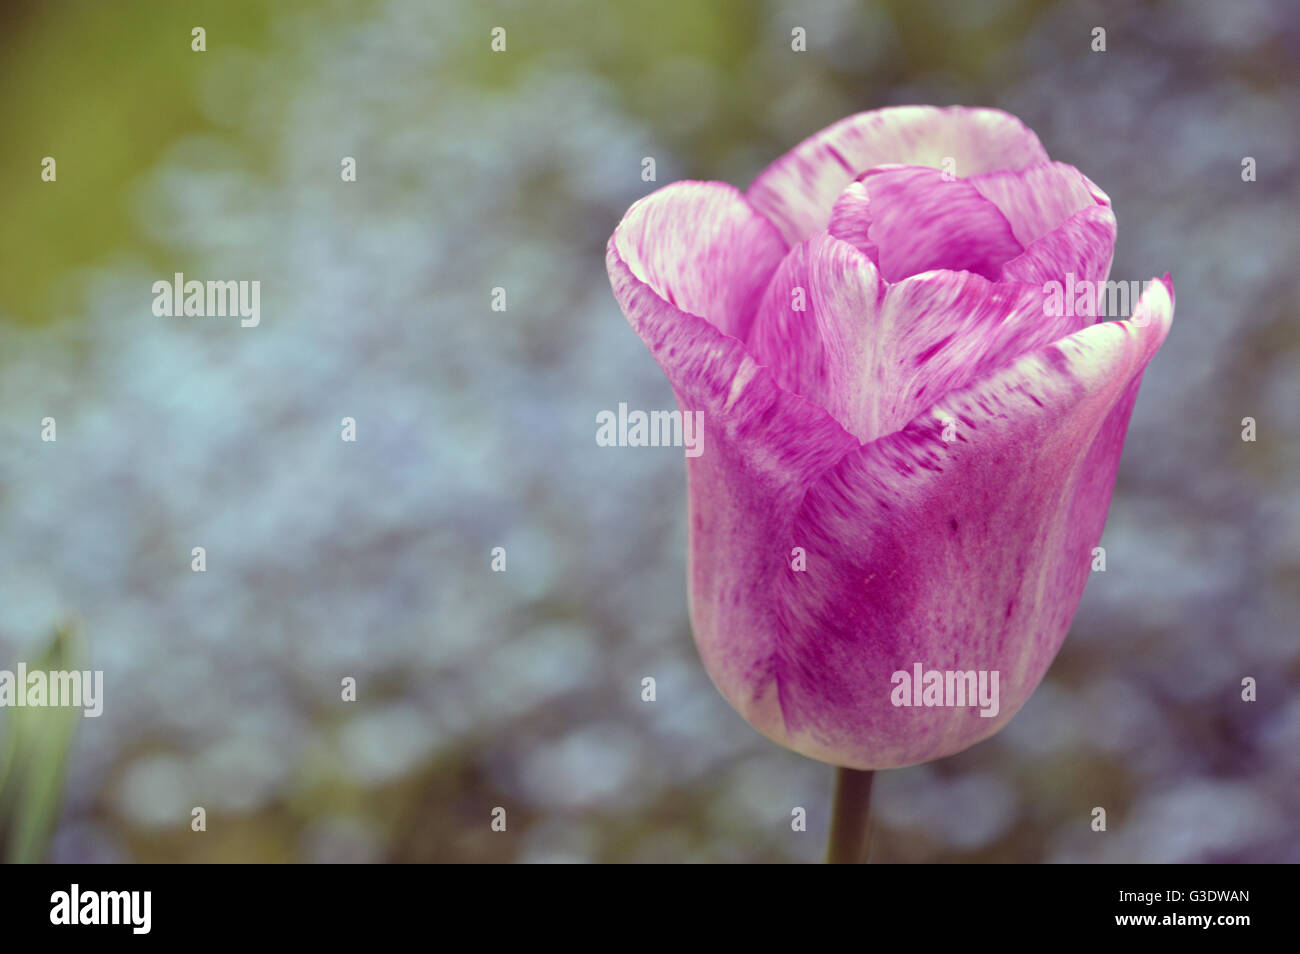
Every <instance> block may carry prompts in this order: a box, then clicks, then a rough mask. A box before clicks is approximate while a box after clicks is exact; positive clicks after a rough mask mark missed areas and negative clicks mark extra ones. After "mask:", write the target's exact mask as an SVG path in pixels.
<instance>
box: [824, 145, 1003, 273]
mask: <svg viewBox="0 0 1300 954" xmlns="http://www.w3.org/2000/svg"><path fill="white" fill-rule="evenodd" d="M829 231H830V233H831V235H834V236H836V237H837V238H842V239H844V240H845V241H846V242H849V243H850V244H852V245H855V246H857V247H858V248H859V249H861V250H862V251H863V253H864V254H866V255H867V256H868V257H870V258H871V259H872V261H874V262H875V263H876V265H877V267H878V268H879V269H880V274H881V276H882V277H883V278H884V279H885V281H888V282H897V281H901V280H902V279H904V278H907V277H908V276H909V275H917V274H920V273H921V272H925V271H929V270H931V269H935V268H946V269H951V270H960V269H964V270H966V271H971V272H975V273H976V274H977V275H982V276H984V277H985V278H988V279H992V280H996V279H997V278H998V276H999V275H1000V274H1001V271H1002V265H1003V263H1005V262H1007V261H1009V260H1011V259H1013V258H1015V257H1016V256H1017V255H1019V254H1020V253H1021V252H1022V251H1024V249H1023V248H1022V247H1021V245H1020V243H1019V242H1018V241H1016V238H1015V236H1014V235H1012V233H1011V226H1010V224H1009V223H1008V222H1007V220H1006V217H1005V216H1004V215H1003V214H1002V213H1001V211H999V210H998V207H997V206H996V205H994V204H993V203H992V202H991V201H989V200H988V199H986V198H985V197H984V196H983V195H981V194H980V193H979V191H978V190H977V189H976V188H975V187H974V186H973V185H971V184H970V183H969V182H967V181H966V180H964V179H953V178H950V177H948V176H946V175H945V174H944V173H942V172H940V171H939V170H937V169H930V168H928V167H925V166H881V167H878V168H875V169H872V170H870V171H868V172H865V173H863V175H862V176H861V177H860V178H859V179H858V180H857V182H855V183H853V184H852V185H851V186H849V188H847V189H845V191H844V193H843V194H842V195H841V196H840V198H839V199H837V200H836V202H835V206H834V207H833V208H832V210H831V220H830V228H829Z"/></svg>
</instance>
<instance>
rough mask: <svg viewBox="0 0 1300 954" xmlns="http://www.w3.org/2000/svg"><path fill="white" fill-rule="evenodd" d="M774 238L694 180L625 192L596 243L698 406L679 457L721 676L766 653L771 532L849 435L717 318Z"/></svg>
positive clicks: (744, 209)
mask: <svg viewBox="0 0 1300 954" xmlns="http://www.w3.org/2000/svg"><path fill="white" fill-rule="evenodd" d="M665 231H666V232H668V233H669V234H665ZM765 234H766V235H767V236H768V238H766V239H765V238H764V235H765ZM737 241H740V242H750V243H752V244H749V245H745V244H741V245H735V244H732V243H735V242H737ZM784 249H785V246H784V243H782V242H781V241H780V239H779V238H778V237H777V236H776V235H775V233H774V232H773V231H772V229H771V226H770V225H769V224H768V223H767V222H766V221H765V220H763V219H762V218H761V216H759V215H758V214H757V213H755V212H754V211H753V210H752V209H750V208H749V207H748V205H747V204H746V203H745V200H744V198H743V197H742V196H741V195H740V193H739V192H738V191H737V190H735V189H732V188H731V187H729V186H722V185H712V184H704V183H691V184H687V185H676V186H668V187H666V188H664V189H661V190H659V191H658V192H656V193H654V194H652V195H650V196H647V197H646V198H645V199H642V200H641V201H640V202H638V203H637V204H636V205H635V206H633V207H632V208H631V209H630V210H629V211H628V213H627V215H626V216H625V217H624V219H623V221H622V223H620V225H619V227H618V228H617V229H616V230H615V232H614V235H613V237H612V238H611V239H610V241H609V247H608V251H607V255H606V264H607V266H608V269H609V276H610V284H611V285H612V287H613V289H614V295H615V297H616V298H617V299H618V301H619V304H620V305H621V306H622V309H623V312H624V314H625V315H626V316H627V318H628V321H629V323H630V324H631V325H632V327H633V329H634V330H635V331H636V332H637V334H638V335H640V336H641V339H642V340H643V341H644V342H645V343H646V345H647V347H649V349H650V352H651V354H652V355H653V356H654V358H655V360H656V361H657V362H658V363H659V366H660V367H661V368H662V369H663V371H664V373H665V374H666V375H667V377H668V380H669V381H670V382H671V384H672V386H673V390H674V392H675V393H676V395H677V403H678V405H679V406H680V407H681V409H682V410H683V411H702V412H704V443H703V453H702V454H701V455H700V456H698V457H693V458H688V461H689V468H688V477H689V482H690V502H691V512H690V528H691V534H690V535H691V568H690V579H691V615H692V619H693V621H694V623H695V630H696V638H697V642H698V643H699V647H700V654H701V656H702V658H703V660H704V662H705V665H706V667H707V668H708V671H709V673H710V675H711V676H712V677H713V679H714V681H715V682H717V683H718V684H719V685H721V684H722V682H723V681H725V682H727V683H729V684H730V683H735V682H744V681H747V680H749V679H751V678H753V675H752V674H751V673H749V672H748V667H750V666H752V665H753V662H754V660H755V659H759V660H762V661H764V664H766V662H767V661H770V660H771V658H772V656H773V652H774V651H775V647H774V645H773V640H774V638H775V635H776V632H777V628H776V608H775V606H774V604H773V602H772V589H771V580H772V579H773V578H774V577H775V575H776V573H777V572H778V571H779V570H780V568H781V567H782V566H783V565H784V562H783V559H782V555H781V554H780V553H779V552H777V551H776V550H775V549H774V548H773V546H772V535H773V533H774V532H776V533H782V532H783V531H784V529H785V528H787V527H788V526H789V523H790V520H791V519H792V517H793V514H794V511H795V508H796V507H797V506H798V505H799V503H800V501H802V499H803V496H804V493H805V491H806V490H807V488H808V486H809V485H810V484H811V482H812V481H813V480H814V479H815V478H816V477H817V476H819V475H820V474H822V473H824V472H825V471H826V469H827V468H828V467H830V466H831V465H832V464H834V463H835V462H836V461H838V460H839V459H840V458H841V457H843V456H844V454H846V453H848V452H849V451H851V450H854V449H856V448H857V447H858V442H857V440H856V439H855V438H854V437H853V435H851V434H849V433H848V432H847V431H845V430H844V429H843V428H842V427H841V426H840V425H839V424H838V423H836V421H835V420H834V419H833V418H832V417H831V416H830V414H829V413H827V412H826V411H825V410H824V409H822V408H820V407H817V406H815V405H813V404H810V403H808V402H807V401H805V400H804V399H802V398H800V397H798V396H796V395H794V394H791V393H789V392H787V391H784V390H782V389H781V388H780V387H779V386H777V384H776V382H775V381H774V380H773V378H772V375H771V372H769V371H768V369H767V368H764V367H761V366H760V365H759V364H758V363H757V362H756V361H755V360H754V359H753V358H752V357H751V356H750V355H749V353H748V352H747V351H746V350H745V346H744V345H743V344H742V343H741V341H739V340H738V339H737V338H735V337H733V336H731V335H730V334H728V333H726V332H725V331H724V330H723V329H725V328H728V327H730V328H736V327H738V326H743V325H744V324H745V323H746V322H745V320H744V310H745V308H746V307H747V305H746V302H747V301H748V300H749V299H750V297H751V294H752V290H753V287H754V284H753V283H754V282H755V280H756V277H757V276H758V275H760V274H764V270H765V269H766V270H770V267H771V265H774V264H775V261H773V259H774V258H775V257H777V256H778V253H779V252H783V251H784ZM746 256H748V257H746ZM737 275H739V276H740V278H739V279H737ZM737 281H741V282H743V283H747V285H748V287H742V288H741V289H740V290H737V288H736V282H737ZM724 627H725V631H726V632H735V631H744V632H745V633H746V634H747V635H746V643H745V645H744V646H743V647H738V646H736V644H735V643H734V642H731V641H725V642H724V641H721V640H718V639H716V638H714V636H713V635H712V634H717V633H721V632H723V631H724ZM702 634H703V635H702Z"/></svg>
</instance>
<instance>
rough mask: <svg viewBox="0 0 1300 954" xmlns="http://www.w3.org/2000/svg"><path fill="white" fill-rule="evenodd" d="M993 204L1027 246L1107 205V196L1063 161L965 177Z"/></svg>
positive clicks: (1108, 201)
mask: <svg viewBox="0 0 1300 954" xmlns="http://www.w3.org/2000/svg"><path fill="white" fill-rule="evenodd" d="M967 181H968V182H969V183H970V184H971V185H972V186H973V187H974V188H975V189H976V190H978V191H979V193H980V194H981V195H983V196H984V197H985V198H987V199H988V200H989V201H991V202H992V203H993V204H994V205H996V206H997V207H998V208H999V209H1000V210H1001V211H1002V214H1003V215H1005V216H1006V218H1007V221H1008V222H1010V223H1011V231H1012V232H1013V233H1014V234H1015V237H1016V240H1017V241H1018V242H1020V244H1021V245H1024V246H1028V245H1030V244H1032V243H1033V242H1035V241H1037V240H1038V239H1040V238H1042V237H1043V236H1045V235H1047V234H1048V233H1049V232H1051V231H1052V230H1054V229H1056V228H1058V227H1060V225H1061V224H1062V223H1064V222H1065V220H1066V219H1068V218H1069V217H1070V216H1072V215H1074V214H1075V213H1076V212H1079V211H1080V210H1082V209H1087V208H1090V207H1092V206H1097V205H1100V206H1105V207H1106V208H1108V209H1109V208H1110V197H1109V196H1108V195H1106V193H1104V192H1102V191H1101V189H1099V188H1097V186H1096V185H1094V184H1093V182H1092V180H1090V179H1089V178H1088V177H1087V176H1085V175H1084V174H1083V173H1082V172H1080V171H1079V170H1078V169H1076V168H1074V166H1070V165H1066V164H1065V163H1064V162H1049V163H1043V164H1041V165H1037V166H1030V167H1029V168H1027V169H1018V170H1009V169H1008V170H999V171H997V172H987V173H984V174H982V175H977V176H972V177H971V178H970V179H968V180H967Z"/></svg>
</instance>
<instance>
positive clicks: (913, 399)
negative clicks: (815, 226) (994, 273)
mask: <svg viewBox="0 0 1300 954" xmlns="http://www.w3.org/2000/svg"><path fill="white" fill-rule="evenodd" d="M800 290H802V296H801V295H800ZM801 299H802V300H801ZM1045 301H1046V298H1045V295H1044V293H1043V290H1042V288H1041V287H1040V286H1038V285H1022V284H998V283H994V282H989V281H987V280H986V279H984V278H981V277H980V276H978V275H975V274H972V273H970V272H947V271H939V272H929V273H926V274H924V275H918V276H915V277H912V278H909V279H907V280H905V281H902V282H899V283H897V284H894V285H888V286H886V285H884V284H883V283H882V282H881V281H880V279H879V276H878V275H877V273H876V270H875V266H874V265H873V264H872V262H871V260H870V259H869V258H867V257H866V255H864V254H863V253H862V252H860V251H859V250H858V249H856V248H854V247H853V246H851V245H849V244H848V243H847V242H844V241H841V240H840V239H837V238H835V237H833V236H830V235H828V234H826V233H818V234H816V235H814V236H813V237H812V238H810V239H808V240H807V241H805V242H802V243H800V244H799V245H798V246H796V247H795V248H794V249H793V250H792V251H791V252H790V254H789V255H788V256H787V257H786V258H785V260H784V261H783V262H782V263H781V265H780V267H779V268H778V269H777V271H776V274H774V275H773V276H772V280H771V283H770V284H769V285H768V288H767V291H766V293H765V294H764V296H763V299H762V301H761V302H760V304H759V309H758V316H757V317H756V318H755V321H754V327H753V331H752V333H751V335H750V342H749V347H750V351H751V353H752V354H753V355H754V357H755V358H756V359H757V360H758V361H759V363H761V364H764V365H767V366H768V367H770V368H771V369H772V373H773V374H774V375H775V376H776V380H777V381H778V382H779V383H780V385H781V386H782V387H783V388H785V389H786V390H789V391H793V392H794V393H796V394H801V395H803V396H804V397H806V398H807V399H808V400H810V401H812V402H813V403H815V404H818V405H820V406H822V407H824V408H826V409H827V410H828V411H830V412H831V414H832V415H834V417H835V418H836V420H838V421H839V422H840V423H841V424H843V425H844V427H846V428H847V429H848V430H849V431H851V432H852V433H853V434H854V435H856V436H857V438H858V439H859V440H861V441H863V442H867V441H871V440H874V439H876V438H877V437H880V436H882V435H884V434H888V433H890V432H891V431H894V430H896V429H898V428H900V427H902V426H903V425H904V424H906V423H907V422H908V421H909V420H911V419H912V418H913V417H914V416H915V415H916V414H918V413H919V412H920V411H921V410H922V409H924V408H925V407H927V406H928V405H929V404H931V403H932V402H933V401H935V400H936V399H937V398H938V397H939V396H940V395H942V394H944V393H946V392H948V391H950V390H952V389H954V388H960V387H964V386H966V385H967V384H969V383H971V382H972V381H975V380H977V379H979V378H981V377H983V376H985V375H987V374H989V373H991V372H992V371H994V370H996V369H997V368H1000V367H1003V366H1005V365H1007V364H1010V363H1011V362H1013V361H1015V360H1016V358H1018V357H1019V356H1021V355H1023V354H1025V353H1026V352H1029V351H1032V350H1033V349H1035V348H1038V347H1041V346H1043V345H1045V344H1047V343H1048V342H1051V341H1055V340H1056V339H1058V338H1062V337H1065V336H1066V335H1069V334H1071V333H1073V332H1074V331H1077V330H1078V329H1079V328H1082V327H1085V326H1086V325H1088V324H1090V323H1092V318H1090V317H1087V316H1082V317H1047V316H1046V309H1045ZM797 304H803V306H804V309H805V310H803V311H799V310H796V305H797Z"/></svg>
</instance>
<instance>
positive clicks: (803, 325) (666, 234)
mask: <svg viewBox="0 0 1300 954" xmlns="http://www.w3.org/2000/svg"><path fill="white" fill-rule="evenodd" d="M1114 243H1115V216H1114V214H1113V213H1112V211H1111V206H1110V200H1109V198H1108V197H1107V196H1106V194H1105V193H1104V192H1102V191H1101V190H1100V189H1099V188H1097V186H1096V185H1094V184H1093V183H1092V182H1091V181H1090V180H1089V179H1087V178H1086V177H1085V176H1084V175H1083V174H1081V173H1080V172H1079V171H1078V170H1076V169H1074V168H1073V167H1071V166H1068V165H1065V164H1063V163H1059V162H1053V161H1051V160H1050V159H1049V158H1048V156H1047V153H1046V152H1045V151H1044V149H1043V146H1042V145H1041V143H1040V142H1039V140H1038V137H1037V136H1036V135H1035V134H1034V133H1033V132H1032V131H1031V130H1029V129H1028V128H1027V127H1026V126H1025V125H1024V124H1022V123H1021V122H1020V121H1019V120H1018V119H1016V118H1015V117H1013V116H1010V115H1008V114H1006V113H1003V112H1000V111H997V110H991V109H972V108H961V107H952V108H948V109H939V108H935V107H929V106H911V107H898V108H891V109H883V110H879V111H875V112H868V113H862V114H860V115H856V116H852V117H849V118H847V119H845V120H842V121H841V122H839V123H837V124H835V125H833V126H831V127H829V128H827V129H825V130H823V131H822V132H820V133H818V134H816V135H814V136H813V137H812V138H810V139H808V140H806V141H805V142H803V143H802V144H800V145H799V146H797V147H796V148H795V149H794V150H793V151H792V152H790V153H789V154H787V155H786V156H784V157H783V158H781V159H779V160H778V161H777V162H776V163H775V164H773V165H772V166H770V167H769V168H768V169H767V170H766V171H764V172H763V173H762V174H761V175H760V176H759V177H758V178H757V179H756V180H755V182H754V183H753V185H751V186H750V188H749V190H748V191H747V192H744V193H742V192H740V191H739V190H737V189H735V188H733V187H732V186H730V185H727V184H724V183H718V182H678V183H674V184H672V185H669V186H666V187H664V188H662V189H660V190H658V191H657V192H655V193H653V194H651V195H649V196H647V197H645V198H643V199H642V200H640V201H639V202H637V203H636V204H635V205H633V206H632V207H631V208H630V209H629V210H628V212H627V214H626V215H625V216H624V218H623V220H622V222H620V224H619V225H618V228H617V229H616V230H615V232H614V234H613V236H612V237H611V239H610V241H609V247H608V255H607V265H608V269H609V275H610V281H611V284H612V286H613V290H614V294H615V296H616V297H617V299H618V302H619V304H620V305H621V307H622V309H623V311H624V313H625V314H626V316H627V319H628V321H629V322H630V323H631V325H632V327H633V329H634V330H635V331H636V333H637V334H638V335H639V336H640V337H641V338H642V340H643V341H644V342H645V344H646V345H647V346H648V347H649V349H650V352H651V354H652V355H653V356H654V358H655V360H656V361H657V362H658V363H659V365H660V367H661V368H662V369H663V371H664V373H665V374H666V375H667V377H668V380H669V382H670V383H671V384H672V387H673V390H674V392H675V394H676V398H677V402H678V404H679V406H680V408H681V410H682V412H683V413H685V412H687V411H700V412H703V421H704V428H705V430H706V431H707V441H706V442H705V444H704V446H705V448H706V450H705V452H704V453H703V454H701V455H700V456H698V457H695V458H691V459H689V460H688V466H687V471H688V482H689V533H690V544H689V592H690V613H691V621H692V624H693V629H694V634H695V640H696V644H697V646H698V648H699V652H700V656H701V658H702V660H703V662H704V665H705V667H706V668H707V670H708V672H709V674H710V676H711V678H712V679H713V681H714V683H715V685H716V686H717V687H718V689H719V690H720V691H721V692H722V694H723V696H725V697H726V699H727V700H728V701H729V702H730V703H731V705H732V706H733V707H734V708H735V709H736V710H737V711H738V712H739V713H740V714H741V715H742V716H744V718H745V719H746V720H748V721H749V723H750V724H751V725H752V726H753V727H754V728H755V729H757V730H758V731H759V732H761V733H762V734H763V735H765V736H767V737H768V738H769V739H772V740H774V741H776V742H778V743H780V744H782V745H785V746H787V747H789V748H791V749H793V750H795V751H796V752H800V753H802V754H804V755H806V756H809V757H811V758H814V759H819V760H821V761H823V762H827V763H829V764H831V765H834V766H838V767H840V768H841V769H842V770H843V771H842V772H841V779H840V790H839V796H838V798H839V802H838V803H837V815H842V814H844V815H847V814H851V813H852V811H853V803H854V802H855V801H864V800H865V795H866V793H865V792H864V791H863V789H864V788H865V789H867V790H869V785H870V776H869V775H863V776H855V775H852V774H848V772H852V771H857V772H867V771H870V770H875V769H882V768H893V767H900V766H905V765H912V764H916V763H920V762H926V761H929V760H933V759H938V758H942V757H944V756H947V755H951V754H953V753H955V752H959V751H961V750H963V749H965V748H967V747H969V746H971V745H973V744H974V743H976V742H979V741H981V740H982V739H985V738H988V737H989V736H991V735H993V734H994V733H996V732H997V731H998V730H999V729H1001V728H1002V727H1003V726H1005V725H1006V724H1007V722H1008V721H1009V720H1010V719H1011V718H1012V716H1014V715H1015V713H1016V711H1017V710H1018V709H1019V708H1020V707H1021V706H1022V705H1023V704H1024V703H1025V701H1026V700H1027V699H1028V698H1029V695H1030V693H1031V692H1033V690H1034V688H1035V687H1036V686H1037V685H1038V683H1039V681H1040V680H1041V679H1042V678H1043V675H1044V673H1045V672H1046V671H1047V668H1048V666H1049V665H1051V662H1052V659H1053V658H1054V657H1055V655H1056V653H1057V651H1058V650H1059V649H1060V646H1061V643H1062V641H1063V640H1064V639H1065V636H1066V632H1067V630H1068V629H1069V626H1070V621H1071V619H1072V617H1073V616H1074V613H1075V610H1076V608H1077V607H1078V605H1079V600H1080V598H1081V597H1082V594H1083V590H1084V585H1085V583H1086V582H1087V580H1088V576H1089V574H1090V571H1091V568H1092V565H1093V560H1094V548H1095V547H1097V545H1098V542H1099V540H1100V537H1101V533H1102V528H1103V526H1104V524H1105V520H1106V512H1107V509H1108V507H1109V504H1110V497H1111V491H1112V488H1113V484H1114V480H1115V474H1116V470H1117V468H1118V465H1119V459H1120V453H1121V450H1122V447H1123V443H1124V436H1125V432H1126V430H1127V427H1128V420H1129V416H1130V413H1131V412H1132V409H1133V404H1134V401H1135V399H1136V397H1137V391H1138V385H1139V383H1140V381H1141V378H1142V373H1143V371H1144V369H1145V368H1146V366H1147V362H1148V361H1150V360H1151V357H1152V355H1154V353H1155V352H1156V350H1157V349H1158V348H1159V347H1160V345H1161V343H1162V342H1163V340H1164V338H1165V335H1166V333H1167V332H1168V329H1169V325H1170V322H1171V320H1172V315H1173V286H1172V283H1171V281H1170V280H1169V277H1168V276H1167V275H1166V276H1165V278H1164V279H1160V280H1153V281H1151V282H1149V283H1146V284H1147V288H1146V291H1145V292H1144V293H1143V294H1142V296H1141V298H1140V300H1139V301H1138V302H1137V304H1136V306H1135V307H1134V308H1133V313H1132V316H1131V317H1129V318H1128V319H1127V320H1104V319H1105V318H1107V317H1111V318H1117V317H1119V316H1117V315H1103V312H1104V311H1105V310H1106V303H1107V302H1108V301H1109V300H1110V299H1112V298H1114V297H1115V294H1114V292H1115V288H1114V287H1111V286H1107V285H1106V284H1105V283H1106V279H1107V273H1108V272H1109V269H1110V263H1111V258H1112V253H1113V249H1114ZM1063 288H1064V289H1067V290H1068V291H1069V292H1070V293H1071V294H1070V296H1069V300H1066V301H1064V302H1063V297H1064V296H1063V295H1062V293H1061V289H1063ZM1076 289H1085V290H1088V294H1083V293H1076ZM1062 304H1064V305H1065V307H1062ZM953 674H956V675H955V678H954V675H953ZM981 679H982V680H983V682H982V683H981V682H980V680H981ZM991 695H996V696H997V698H996V700H993V699H990V698H989V696H991ZM840 809H843V811H842V812H841V811H840ZM841 820H842V819H841ZM846 824H848V823H846ZM862 824H863V825H864V824H865V822H862ZM862 837H865V835H864V834H863V835H862ZM833 853H834V852H833Z"/></svg>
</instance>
